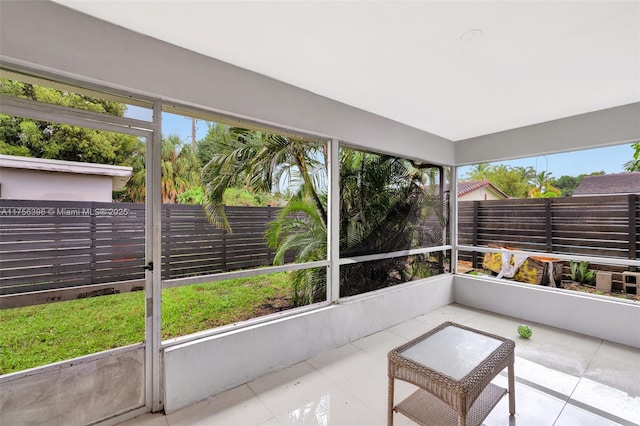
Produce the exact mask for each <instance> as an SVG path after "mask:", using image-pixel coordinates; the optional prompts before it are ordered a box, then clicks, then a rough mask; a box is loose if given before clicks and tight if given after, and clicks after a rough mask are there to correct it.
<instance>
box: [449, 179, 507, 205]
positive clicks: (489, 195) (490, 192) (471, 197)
mask: <svg viewBox="0 0 640 426" xmlns="http://www.w3.org/2000/svg"><path fill="white" fill-rule="evenodd" d="M506 198H509V196H508V195H507V194H505V193H504V192H502V191H501V190H500V189H499V188H498V187H497V186H495V185H494V184H492V183H491V182H489V181H488V180H486V179H484V180H471V181H466V182H464V181H463V182H458V201H483V200H504V199H506Z"/></svg>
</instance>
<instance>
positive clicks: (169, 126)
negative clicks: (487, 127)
mask: <svg viewBox="0 0 640 426" xmlns="http://www.w3.org/2000/svg"><path fill="white" fill-rule="evenodd" d="M162 129H163V134H164V135H166V136H169V135H177V136H178V137H180V139H181V140H182V141H183V142H185V143H187V142H191V119H190V118H188V117H184V116H180V115H175V114H169V113H163V114H162ZM207 130H208V127H207V123H206V122H205V121H204V120H197V121H196V139H197V140H200V139H202V138H203V137H204V136H205V135H206V134H207ZM632 158H633V149H632V148H631V144H624V145H617V146H612V147H605V148H596V149H589V150H582V151H574V152H568V153H562V154H550V155H542V156H539V157H530V158H525V159H518V160H509V161H501V162H494V163H491V164H492V165H498V164H505V165H507V166H511V167H532V168H533V169H534V170H535V171H536V172H537V173H540V172H542V171H546V172H550V173H551V176H552V177H554V178H556V179H557V178H559V177H561V176H565V175H566V176H578V175H581V174H590V173H593V172H599V171H604V172H605V173H607V174H611V173H622V172H624V163H626V162H627V161H630V160H631V159H632ZM471 167H472V166H463V167H460V168H459V169H458V175H459V176H460V179H461V180H464V177H465V175H466V174H467V173H468V171H469V170H470V169H471Z"/></svg>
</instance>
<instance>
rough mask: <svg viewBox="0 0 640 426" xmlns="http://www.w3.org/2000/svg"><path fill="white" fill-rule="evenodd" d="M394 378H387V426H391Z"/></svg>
mask: <svg viewBox="0 0 640 426" xmlns="http://www.w3.org/2000/svg"><path fill="white" fill-rule="evenodd" d="M393 381H394V378H393V377H391V376H389V394H388V396H387V399H388V401H387V426H393V385H394V383H393Z"/></svg>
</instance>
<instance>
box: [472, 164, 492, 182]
mask: <svg viewBox="0 0 640 426" xmlns="http://www.w3.org/2000/svg"><path fill="white" fill-rule="evenodd" d="M490 171H491V166H490V165H489V164H488V163H479V164H476V165H475V166H473V168H472V169H471V170H470V171H469V173H468V177H469V180H484V179H488V174H489V172H490Z"/></svg>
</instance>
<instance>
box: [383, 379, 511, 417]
mask: <svg viewBox="0 0 640 426" xmlns="http://www.w3.org/2000/svg"><path fill="white" fill-rule="evenodd" d="M506 393H507V390H506V389H504V388H501V387H499V386H496V385H494V384H492V383H489V384H488V385H487V387H486V388H484V390H483V391H482V393H481V394H480V396H478V398H477V399H476V400H475V402H474V403H473V405H472V406H471V409H470V410H469V412H468V413H467V426H478V425H480V424H482V421H483V420H484V419H485V418H486V417H487V416H488V415H489V412H491V410H493V408H494V407H495V406H496V404H497V403H498V401H500V399H501V398H502V397H503V396H504V395H505V394H506ZM393 409H394V410H395V411H396V412H398V413H400V414H403V415H405V416H407V417H408V418H410V419H411V420H413V421H414V422H416V423H418V424H421V425H429V426H434V425H438V426H440V425H442V426H445V425H454V426H455V425H457V424H458V413H456V412H455V411H454V410H453V409H452V408H451V407H449V406H448V405H447V404H445V403H444V402H442V401H440V400H439V399H438V398H436V397H435V396H433V395H431V394H430V393H429V392H427V391H425V390H422V389H418V390H417V391H415V392H414V393H413V394H411V395H409V396H408V397H407V398H406V399H405V400H404V401H402V402H401V403H400V404H398V405H396V406H395V407H394V408H393Z"/></svg>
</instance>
